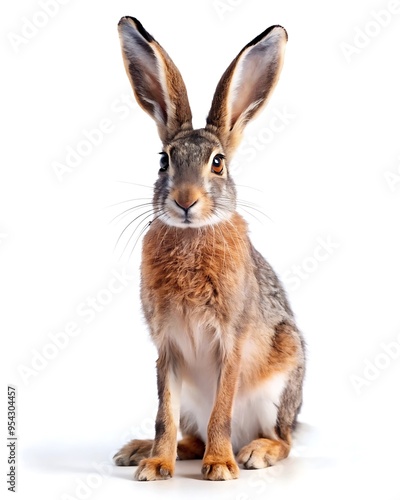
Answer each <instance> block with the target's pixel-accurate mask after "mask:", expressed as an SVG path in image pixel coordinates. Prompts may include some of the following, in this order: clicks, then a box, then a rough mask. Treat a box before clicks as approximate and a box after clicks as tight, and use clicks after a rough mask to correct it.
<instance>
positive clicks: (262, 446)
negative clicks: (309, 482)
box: [236, 438, 290, 469]
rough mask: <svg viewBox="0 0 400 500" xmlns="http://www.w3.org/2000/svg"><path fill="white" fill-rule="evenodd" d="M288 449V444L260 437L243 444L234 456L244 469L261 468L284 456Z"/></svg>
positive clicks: (273, 463) (286, 454) (287, 453)
mask: <svg viewBox="0 0 400 500" xmlns="http://www.w3.org/2000/svg"><path fill="white" fill-rule="evenodd" d="M289 451H290V446H289V445H288V444H287V443H284V442H283V441H277V440H274V439H267V438H260V439H255V440H254V441H251V443H249V444H248V445H246V446H244V447H243V448H242V449H241V450H240V451H239V453H238V454H237V457H236V458H237V461H238V462H239V464H242V465H243V467H244V468H245V469H263V468H264V467H269V466H270V465H275V464H276V462H278V461H279V460H282V459H283V458H286V457H287V456H288V455H289Z"/></svg>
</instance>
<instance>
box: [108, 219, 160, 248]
mask: <svg viewBox="0 0 400 500" xmlns="http://www.w3.org/2000/svg"><path fill="white" fill-rule="evenodd" d="M149 212H152V210H149V211H146V212H144V213H142V214H140V215H138V216H137V217H135V218H134V219H133V220H132V221H131V222H130V223H129V224H128V225H127V226H125V228H124V229H123V230H122V233H121V234H120V235H119V238H118V240H117V243H116V244H115V247H114V251H115V249H116V247H117V246H118V243H119V242H120V240H121V238H122V236H123V234H124V233H125V231H126V230H127V229H128V227H130V226H131V225H132V224H133V223H134V222H135V221H136V220H138V219H139V218H140V217H143V216H145V217H149V215H146V214H148V213H149Z"/></svg>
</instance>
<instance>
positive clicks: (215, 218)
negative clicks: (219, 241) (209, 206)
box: [159, 212, 232, 229]
mask: <svg viewBox="0 0 400 500" xmlns="http://www.w3.org/2000/svg"><path fill="white" fill-rule="evenodd" d="M231 217H232V213H231V212H226V213H223V214H219V215H215V214H213V215H210V216H209V217H205V218H201V219H199V218H197V217H196V218H193V219H190V218H189V219H188V220H186V221H185V220H184V219H183V217H182V218H181V219H179V218H178V217H176V216H171V215H168V214H163V215H161V216H160V218H159V220H160V221H162V222H163V223H164V224H167V225H168V226H172V227H180V228H183V229H189V228H192V229H197V228H200V227H206V226H214V225H216V224H221V223H223V222H225V221H228V220H229V219H230V218H231Z"/></svg>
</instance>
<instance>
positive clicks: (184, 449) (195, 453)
mask: <svg viewBox="0 0 400 500" xmlns="http://www.w3.org/2000/svg"><path fill="white" fill-rule="evenodd" d="M205 449H206V447H205V444H204V443H203V441H202V440H201V439H200V438H198V437H196V436H184V437H183V439H181V440H180V441H179V442H178V457H179V460H196V459H201V458H203V456H204V452H205Z"/></svg>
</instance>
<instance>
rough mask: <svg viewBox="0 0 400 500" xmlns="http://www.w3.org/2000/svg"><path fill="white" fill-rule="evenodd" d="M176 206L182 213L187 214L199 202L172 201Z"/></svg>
mask: <svg viewBox="0 0 400 500" xmlns="http://www.w3.org/2000/svg"><path fill="white" fill-rule="evenodd" d="M174 201H175V203H176V205H177V206H178V207H179V208H181V209H182V210H183V211H184V212H186V213H187V212H188V211H189V209H190V208H192V207H193V206H194V205H196V203H197V202H198V201H199V200H194V201H192V200H189V201H186V200H185V201H183V200H179V201H177V200H174Z"/></svg>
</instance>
